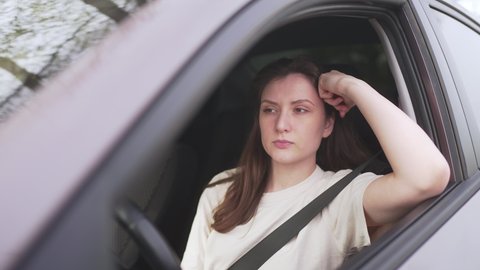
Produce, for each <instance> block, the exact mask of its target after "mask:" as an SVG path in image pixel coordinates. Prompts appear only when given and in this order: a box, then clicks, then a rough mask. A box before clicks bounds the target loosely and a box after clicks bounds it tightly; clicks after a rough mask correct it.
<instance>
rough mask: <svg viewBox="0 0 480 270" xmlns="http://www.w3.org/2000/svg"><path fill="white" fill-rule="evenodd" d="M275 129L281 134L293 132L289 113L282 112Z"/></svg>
mask: <svg viewBox="0 0 480 270" xmlns="http://www.w3.org/2000/svg"><path fill="white" fill-rule="evenodd" d="M275 129H276V130H277V132H280V133H284V132H289V131H290V130H291V123H290V115H289V114H288V113H287V112H281V113H280V114H279V115H278V117H277V122H276V123H275Z"/></svg>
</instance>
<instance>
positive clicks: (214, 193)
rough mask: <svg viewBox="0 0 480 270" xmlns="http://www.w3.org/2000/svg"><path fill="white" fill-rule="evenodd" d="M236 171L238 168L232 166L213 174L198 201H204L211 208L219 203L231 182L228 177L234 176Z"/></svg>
mask: <svg viewBox="0 0 480 270" xmlns="http://www.w3.org/2000/svg"><path fill="white" fill-rule="evenodd" d="M237 173H238V168H233V169H229V170H225V171H223V172H220V173H218V174H217V175H215V176H214V177H213V178H212V180H210V182H209V183H208V185H207V187H206V188H205V190H204V191H203V193H202V196H201V198H200V203H206V204H208V205H209V206H210V208H212V209H213V208H215V207H216V206H217V205H218V204H220V203H221V201H222V200H223V198H224V197H225V193H226V192H227V189H228V187H230V185H231V183H232V181H230V180H229V179H230V178H232V177H233V176H235V175H236V174H237Z"/></svg>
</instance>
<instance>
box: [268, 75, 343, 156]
mask: <svg viewBox="0 0 480 270" xmlns="http://www.w3.org/2000/svg"><path fill="white" fill-rule="evenodd" d="M260 102H261V103H260V112H259V124H260V133H261V138H262V144H263V147H264V149H265V151H266V152H267V154H268V155H269V156H270V157H271V158H272V165H275V164H283V165H295V164H300V163H303V162H309V163H311V162H314V163H315V160H316V152H317V150H318V148H319V147H320V142H321V140H322V138H325V137H327V136H329V135H330V133H331V132H332V129H333V124H334V120H333V118H328V119H327V118H326V116H325V108H324V103H323V101H322V100H321V99H320V97H319V96H318V93H317V89H316V88H315V87H313V86H312V84H311V83H310V82H309V80H308V79H307V78H306V77H305V76H304V75H302V74H296V73H295V74H290V75H287V76H286V77H283V78H280V79H275V80H273V81H271V82H270V83H268V84H267V86H266V87H265V89H264V91H263V93H262V96H261V101H260Z"/></svg>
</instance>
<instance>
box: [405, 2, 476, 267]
mask: <svg viewBox="0 0 480 270" xmlns="http://www.w3.org/2000/svg"><path fill="white" fill-rule="evenodd" d="M412 2H413V1H412ZM412 6H413V7H414V9H415V13H416V18H417V20H418V21H419V22H420V23H421V25H422V33H423V34H424V36H425V37H427V40H426V43H427V47H428V48H429V50H430V52H431V54H432V56H433V58H434V59H433V60H434V63H435V70H436V72H437V74H439V77H440V78H439V79H440V82H441V87H442V88H443V89H444V93H445V96H446V97H447V98H448V100H447V108H448V110H449V114H450V117H451V121H452V124H453V128H454V132H455V137H456V140H457V141H456V144H457V145H458V146H459V147H458V155H459V159H460V160H461V161H462V162H461V166H460V168H458V169H457V170H458V173H457V174H456V183H457V184H456V186H455V187H454V188H453V189H452V190H451V191H450V193H449V194H448V195H447V196H445V198H444V199H443V201H444V202H445V203H446V204H445V205H444V206H443V207H444V210H443V211H442V212H439V215H440V216H444V218H445V219H447V220H448V221H447V220H445V224H444V225H443V226H442V227H441V228H439V230H438V231H436V232H435V234H434V235H433V236H432V237H431V238H430V239H429V240H428V241H426V243H425V244H424V245H423V246H422V247H420V248H419V249H418V250H417V251H416V252H415V253H414V254H413V255H412V257H411V258H409V259H408V260H407V261H406V262H405V264H404V265H403V268H404V269H411V268H422V267H426V266H428V267H431V268H436V269H446V268H449V267H451V266H452V265H455V266H456V267H459V268H461V269H475V268H477V267H478V265H480V260H479V258H478V256H477V254H476V252H475V245H476V243H478V241H479V237H478V234H477V233H476V228H478V225H479V220H480V219H479V218H480V217H479V214H478V211H477V209H478V205H480V195H479V193H478V190H479V188H480V176H479V171H478V165H479V163H478V160H479V159H478V157H479V146H480V145H479V143H480V137H479V129H478V128H479V115H478V109H476V107H477V106H478V105H477V104H478V102H479V98H480V96H479V91H478V76H477V73H476V72H475V71H474V70H475V69H476V67H475V66H476V63H477V61H478V60H480V54H479V53H478V52H476V51H475V49H474V48H477V47H478V46H480V27H479V26H480V25H479V23H478V21H475V20H474V19H473V18H472V17H471V16H469V15H468V12H466V11H465V10H463V9H462V8H460V7H459V6H455V5H453V3H452V2H449V1H421V2H413V3H412ZM460 258H461V259H460Z"/></svg>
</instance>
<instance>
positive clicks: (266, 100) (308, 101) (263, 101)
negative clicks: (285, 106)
mask: <svg viewBox="0 0 480 270" xmlns="http://www.w3.org/2000/svg"><path fill="white" fill-rule="evenodd" d="M304 102H307V103H310V104H312V105H313V106H315V104H314V103H313V102H312V101H310V100H309V99H297V100H294V101H292V102H291V104H293V105H295V104H299V103H304ZM263 103H270V104H273V105H278V103H277V102H275V101H272V100H268V99H262V101H261V102H260V104H263Z"/></svg>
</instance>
